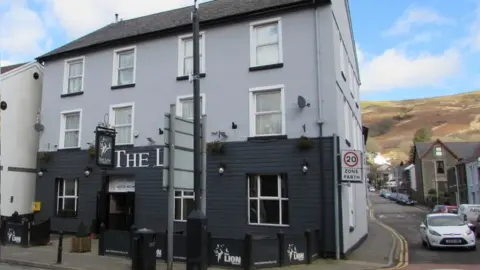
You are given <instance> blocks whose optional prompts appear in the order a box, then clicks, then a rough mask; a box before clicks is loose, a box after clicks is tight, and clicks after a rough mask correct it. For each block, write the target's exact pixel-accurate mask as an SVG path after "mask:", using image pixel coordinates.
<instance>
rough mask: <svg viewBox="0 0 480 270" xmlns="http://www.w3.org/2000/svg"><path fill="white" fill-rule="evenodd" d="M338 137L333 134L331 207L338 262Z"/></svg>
mask: <svg viewBox="0 0 480 270" xmlns="http://www.w3.org/2000/svg"><path fill="white" fill-rule="evenodd" d="M337 149H338V136H337V134H333V206H334V218H333V221H334V223H335V259H336V260H340V215H339V213H338V211H339V208H340V207H339V205H338V189H339V184H338V160H337V157H338V153H337Z"/></svg>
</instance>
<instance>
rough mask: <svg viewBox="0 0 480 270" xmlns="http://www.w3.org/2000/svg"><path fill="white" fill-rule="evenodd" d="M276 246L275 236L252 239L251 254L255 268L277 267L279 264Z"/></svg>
mask: <svg viewBox="0 0 480 270" xmlns="http://www.w3.org/2000/svg"><path fill="white" fill-rule="evenodd" d="M278 246H279V244H278V239H276V238H264V239H257V240H255V239H254V240H253V243H252V255H253V265H254V266H255V268H257V269H258V268H269V267H277V266H278V264H279V256H278V255H279V254H278V249H279V248H278Z"/></svg>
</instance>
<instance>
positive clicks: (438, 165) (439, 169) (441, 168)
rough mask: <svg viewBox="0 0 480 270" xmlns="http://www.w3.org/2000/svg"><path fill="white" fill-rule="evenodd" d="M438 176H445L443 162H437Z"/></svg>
mask: <svg viewBox="0 0 480 270" xmlns="http://www.w3.org/2000/svg"><path fill="white" fill-rule="evenodd" d="M436 167H437V174H445V163H444V162H443V160H437V161H436Z"/></svg>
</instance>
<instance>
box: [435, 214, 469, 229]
mask: <svg viewBox="0 0 480 270" xmlns="http://www.w3.org/2000/svg"><path fill="white" fill-rule="evenodd" d="M428 225H429V226H433V227H439V226H463V225H465V222H464V221H463V220H462V219H461V218H460V217H458V216H433V217H429V218H428Z"/></svg>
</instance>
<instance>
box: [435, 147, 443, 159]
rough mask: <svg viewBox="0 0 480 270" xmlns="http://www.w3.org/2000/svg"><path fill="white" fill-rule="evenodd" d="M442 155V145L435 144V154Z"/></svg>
mask: <svg viewBox="0 0 480 270" xmlns="http://www.w3.org/2000/svg"><path fill="white" fill-rule="evenodd" d="M442 155H443V153H442V147H441V146H435V156H437V157H441V156H442Z"/></svg>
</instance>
